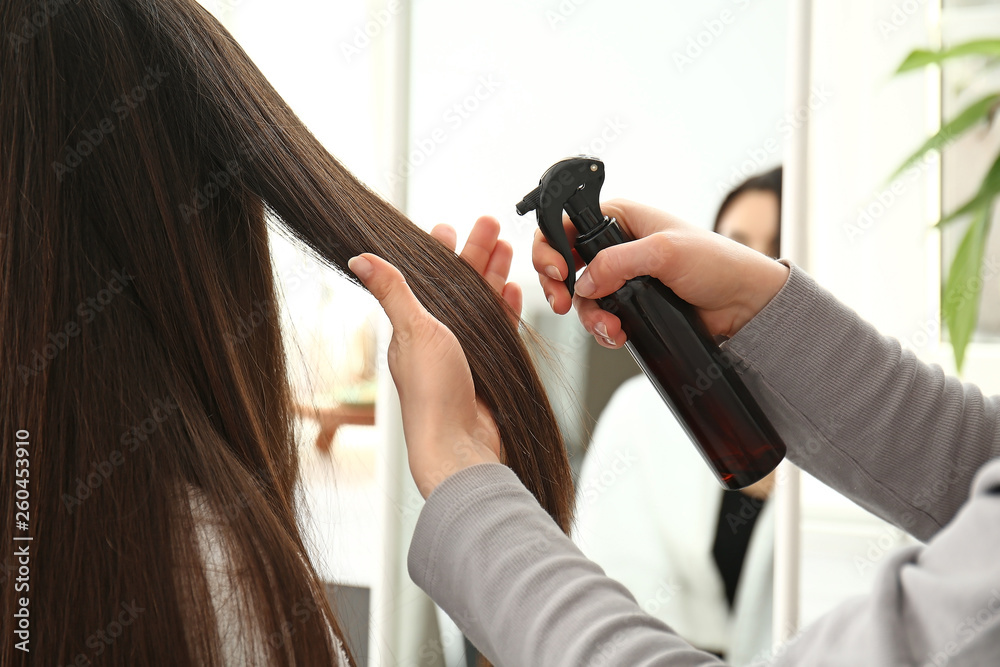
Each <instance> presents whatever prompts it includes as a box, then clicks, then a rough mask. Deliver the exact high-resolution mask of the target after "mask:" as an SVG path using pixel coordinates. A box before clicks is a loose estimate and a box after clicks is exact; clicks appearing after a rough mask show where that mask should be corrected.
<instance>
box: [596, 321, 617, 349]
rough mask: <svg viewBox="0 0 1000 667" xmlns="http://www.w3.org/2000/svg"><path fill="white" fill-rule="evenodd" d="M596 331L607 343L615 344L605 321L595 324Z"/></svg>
mask: <svg viewBox="0 0 1000 667" xmlns="http://www.w3.org/2000/svg"><path fill="white" fill-rule="evenodd" d="M594 333H596V334H597V335H598V336H600V337H601V338H603V339H604V342H605V343H607V344H608V345H611V346H614V344H615V341H614V339H613V338H611V336H610V335H609V334H608V328H607V327H606V326H604V322H598V323H597V324H595V325H594Z"/></svg>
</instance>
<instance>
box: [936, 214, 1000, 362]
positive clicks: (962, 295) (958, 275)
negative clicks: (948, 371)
mask: <svg viewBox="0 0 1000 667" xmlns="http://www.w3.org/2000/svg"><path fill="white" fill-rule="evenodd" d="M991 203H992V202H991ZM990 208H991V206H989V205H987V206H983V207H981V208H979V209H977V210H976V212H975V214H974V216H973V218H972V224H970V225H969V229H968V230H967V231H966V232H965V237H964V238H963V239H962V243H961V245H959V246H958V251H957V252H956V253H955V258H954V259H953V260H952V263H951V269H949V271H948V280H947V282H946V283H945V285H944V288H943V289H942V295H941V319H942V320H944V323H945V325H946V326H947V327H948V333H949V334H950V336H951V346H952V349H953V350H954V352H955V366H956V368H958V370H959V372H961V370H962V364H963V363H964V362H965V349H966V347H967V346H968V344H969V341H970V340H972V334H973V332H975V330H976V322H977V320H978V319H979V296H980V294H981V293H982V290H983V280H982V278H981V277H980V275H979V272H980V269H981V267H982V264H983V252H984V251H985V249H986V237H987V235H988V234H989V231H990Z"/></svg>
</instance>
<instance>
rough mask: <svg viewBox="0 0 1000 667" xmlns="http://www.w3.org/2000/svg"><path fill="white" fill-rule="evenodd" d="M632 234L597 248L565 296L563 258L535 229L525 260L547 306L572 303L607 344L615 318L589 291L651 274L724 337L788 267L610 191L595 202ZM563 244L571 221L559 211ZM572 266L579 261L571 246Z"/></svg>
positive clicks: (617, 338)
mask: <svg viewBox="0 0 1000 667" xmlns="http://www.w3.org/2000/svg"><path fill="white" fill-rule="evenodd" d="M601 209H602V210H603V212H604V214H605V215H607V216H610V217H614V218H616V219H617V220H618V224H619V225H621V226H622V228H623V229H624V230H625V231H626V232H627V233H628V234H629V235H630V236H631V237H632V238H633V239H635V240H634V241H630V242H628V243H622V244H619V245H616V246H613V247H610V248H605V249H604V250H602V251H601V252H599V253H598V254H597V256H596V257H595V258H594V261H593V262H591V263H590V264H589V265H588V266H587V269H586V271H584V273H583V274H582V275H581V276H580V279H579V280H578V281H577V283H576V289H575V294H574V296H573V298H572V302H571V300H570V296H569V290H567V289H566V285H565V284H564V283H563V282H562V281H563V279H565V277H566V275H567V271H568V267H567V266H566V262H565V260H564V259H563V257H562V255H561V254H559V252H558V251H556V250H555V249H554V248H552V246H550V245H549V243H548V241H547V240H546V239H545V237H544V236H542V233H541V232H540V231H538V232H536V233H535V240H534V244H533V247H532V262H533V264H534V267H535V270H536V271H538V276H539V282H540V283H541V285H542V289H543V290H544V291H545V295H546V298H547V299H548V301H549V305H550V306H551V307H552V310H553V311H555V312H556V313H558V314H560V315H562V314H565V313H567V312H569V309H570V306H571V305H572V306H573V307H574V308H575V309H576V312H577V315H578V316H579V318H580V322H581V323H582V324H583V326H584V328H585V329H586V330H587V331H588V332H590V333H591V334H593V335H594V337H595V338H596V339H597V342H598V343H600V344H601V345H603V346H605V347H609V348H618V347H621V346H622V345H624V344H625V341H626V339H627V336H626V335H625V333H624V332H623V331H622V330H621V321H620V320H619V319H618V318H617V317H616V316H615V315H612V314H611V313H609V312H607V311H605V310H602V309H601V308H600V307H599V306H598V305H597V302H596V301H594V299H597V298H599V297H602V296H607V295H608V294H611V293H612V292H614V291H616V290H618V289H619V288H620V287H621V286H622V285H624V284H625V281H626V280H629V279H631V278H634V277H636V276H652V277H654V278H656V279H658V280H659V281H660V282H662V283H663V284H664V285H666V286H667V287H669V288H670V289H672V290H673V291H674V293H675V294H677V296H679V297H680V298H682V299H684V300H685V301H687V302H688V303H690V304H691V305H693V306H694V307H695V308H696V310H697V311H698V314H699V315H700V316H701V319H702V321H704V323H705V325H706V326H707V327H708V330H709V332H710V333H711V334H712V335H714V336H727V337H731V336H733V335H735V334H736V332H737V331H739V330H740V328H741V327H742V326H743V325H744V324H746V323H747V322H749V321H750V320H751V319H752V318H753V317H754V315H756V314H757V313H758V312H760V311H761V309H763V308H764V306H766V305H767V304H768V302H769V301H770V300H771V299H772V298H773V297H774V295H775V294H777V293H778V291H779V290H780V289H781V288H782V286H783V285H784V284H785V280H786V279H787V278H788V273H789V270H788V267H786V266H785V265H783V264H780V263H778V262H777V261H775V260H773V259H771V258H769V257H767V256H765V255H763V254H761V253H759V252H756V251H754V250H751V249H750V248H747V247H746V246H744V245H742V244H740V243H737V242H736V241H733V240H731V239H727V238H726V237H724V236H722V235H720V234H716V233H715V232H711V231H708V230H705V229H701V228H699V227H695V226H693V225H689V224H687V223H685V222H682V221H680V220H678V219H677V218H674V217H673V216H671V215H669V214H667V213H665V212H663V211H660V210H658V209H656V208H653V207H651V206H644V205H642V204H637V203H635V202H631V201H627V200H623V199H614V200H611V201H608V202H605V203H602V204H601ZM563 225H564V227H565V228H566V234H567V236H568V237H569V240H570V244H572V243H573V242H574V239H575V238H576V228H574V227H573V225H572V223H570V222H569V219H568V218H564V219H563ZM573 257H574V260H575V263H576V266H574V267H573V270H574V271H576V270H579V269H580V268H581V267H582V266H583V265H584V264H583V261H582V260H581V259H580V257H579V255H578V254H577V253H576V251H574V252H573Z"/></svg>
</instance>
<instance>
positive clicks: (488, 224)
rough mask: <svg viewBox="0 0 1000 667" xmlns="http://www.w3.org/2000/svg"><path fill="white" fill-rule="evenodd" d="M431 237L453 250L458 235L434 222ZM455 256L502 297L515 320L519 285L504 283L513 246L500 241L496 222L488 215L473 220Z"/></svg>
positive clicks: (508, 270)
mask: <svg viewBox="0 0 1000 667" xmlns="http://www.w3.org/2000/svg"><path fill="white" fill-rule="evenodd" d="M431 236H433V237H434V238H436V239H437V240H438V241H440V242H441V243H442V244H443V245H444V246H445V247H446V248H448V249H449V250H451V251H452V252H455V246H456V243H457V241H458V235H457V234H456V233H455V229H454V228H453V227H451V226H450V225H444V224H441V225H437V226H436V227H434V229H432V230H431ZM459 257H461V258H462V259H464V260H465V261H466V262H467V263H468V264H469V266H471V267H472V268H473V269H475V270H476V273H478V274H479V275H481V276H482V277H483V278H484V279H485V280H486V282H487V283H489V285H490V287H492V288H493V289H494V290H496V291H497V292H498V293H499V294H500V296H502V297H503V300H504V301H505V302H506V303H507V305H508V306H509V307H510V310H511V316H512V318H513V319H514V320H515V321H516V320H519V319H520V317H521V304H522V295H521V286H520V285H518V284H517V283H509V282H507V276H508V275H509V274H510V263H511V260H513V258H514V249H513V248H512V247H511V245H510V243H508V242H507V241H501V240H500V221H499V220H497V219H496V218H494V217H492V216H488V215H484V216H483V217H481V218H479V219H478V220H476V224H475V225H473V227H472V231H471V232H470V233H469V238H468V239H467V240H466V242H465V248H463V249H462V253H461V254H460V255H459Z"/></svg>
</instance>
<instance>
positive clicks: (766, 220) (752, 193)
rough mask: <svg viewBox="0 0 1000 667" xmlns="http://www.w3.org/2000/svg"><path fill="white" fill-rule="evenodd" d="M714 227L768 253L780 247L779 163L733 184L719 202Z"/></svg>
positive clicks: (774, 252)
mask: <svg viewBox="0 0 1000 667" xmlns="http://www.w3.org/2000/svg"><path fill="white" fill-rule="evenodd" d="M714 229H715V231H717V232H718V233H720V234H722V235H723V236H727V237H729V238H731V239H733V240H734V241H739V242H740V243H742V244H743V245H746V246H749V247H751V248H753V249H754V250H756V251H757V252H761V253H764V254H765V255H768V256H769V257H777V256H778V253H779V252H780V248H781V167H776V168H774V169H772V170H771V171H769V172H766V173H764V174H760V175H759V176H753V177H751V178H749V179H747V180H746V181H744V182H743V183H741V184H740V185H738V186H736V188H734V189H733V190H732V191H731V192H730V193H729V194H728V195H726V198H725V199H723V200H722V204H721V205H720V206H719V212H718V213H717V214H716V216H715V227H714Z"/></svg>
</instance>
